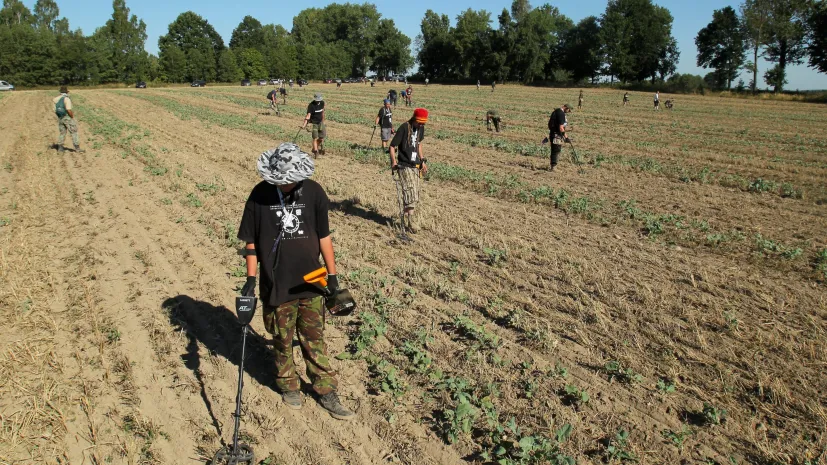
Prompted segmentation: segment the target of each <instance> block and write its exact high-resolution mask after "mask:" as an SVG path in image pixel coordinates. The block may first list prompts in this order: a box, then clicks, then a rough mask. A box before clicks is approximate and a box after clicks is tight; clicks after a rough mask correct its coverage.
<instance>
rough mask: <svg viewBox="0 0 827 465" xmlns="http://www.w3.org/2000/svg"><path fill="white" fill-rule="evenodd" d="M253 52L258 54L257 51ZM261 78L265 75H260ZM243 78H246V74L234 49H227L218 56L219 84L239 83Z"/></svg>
mask: <svg viewBox="0 0 827 465" xmlns="http://www.w3.org/2000/svg"><path fill="white" fill-rule="evenodd" d="M251 50H253V51H256V52H257V50H255V49H251ZM259 76H263V74H259ZM242 77H244V73H242V71H241V69H240V68H239V66H238V62H237V61H236V56H235V53H234V52H233V49H231V48H227V49H224V50H222V51H221V53H220V54H219V56H218V69H217V71H216V80H217V81H219V82H233V81H238V80H239V79H241V78H242Z"/></svg>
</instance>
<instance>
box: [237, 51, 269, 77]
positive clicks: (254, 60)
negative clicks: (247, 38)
mask: <svg viewBox="0 0 827 465" xmlns="http://www.w3.org/2000/svg"><path fill="white" fill-rule="evenodd" d="M238 67H239V69H240V70H241V73H242V74H243V75H244V77H245V78H247V79H261V78H265V77H268V76H267V67H266V66H264V56H263V55H262V54H261V52H259V51H258V50H256V49H254V48H245V49H243V50H240V51H239V52H238Z"/></svg>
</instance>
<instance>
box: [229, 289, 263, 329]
mask: <svg viewBox="0 0 827 465" xmlns="http://www.w3.org/2000/svg"><path fill="white" fill-rule="evenodd" d="M256 303H258V299H256V298H255V297H247V296H243V295H240V296H238V297H236V298H235V313H236V314H237V315H238V322H239V323H241V324H242V325H248V324H250V322H251V321H253V315H255V314H256Z"/></svg>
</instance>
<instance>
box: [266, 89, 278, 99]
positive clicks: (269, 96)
mask: <svg viewBox="0 0 827 465" xmlns="http://www.w3.org/2000/svg"><path fill="white" fill-rule="evenodd" d="M274 95H276V91H275V90H271V91H270V92H268V93H267V100H272V99H273V96H274Z"/></svg>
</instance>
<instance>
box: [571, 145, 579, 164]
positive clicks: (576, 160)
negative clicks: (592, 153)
mask: <svg viewBox="0 0 827 465" xmlns="http://www.w3.org/2000/svg"><path fill="white" fill-rule="evenodd" d="M569 145H570V146H571V151H572V152H574V160H575V162H577V163H578V164H579V163H580V157H578V156H577V150H574V144H572V142H571V139H569Z"/></svg>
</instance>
